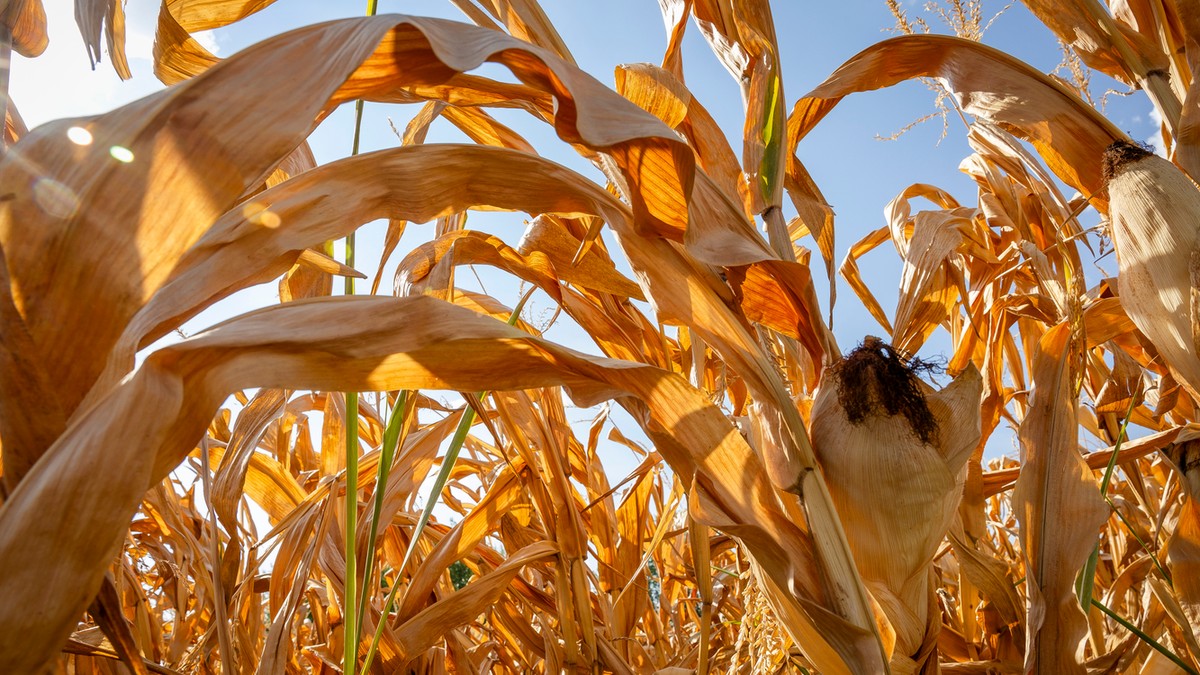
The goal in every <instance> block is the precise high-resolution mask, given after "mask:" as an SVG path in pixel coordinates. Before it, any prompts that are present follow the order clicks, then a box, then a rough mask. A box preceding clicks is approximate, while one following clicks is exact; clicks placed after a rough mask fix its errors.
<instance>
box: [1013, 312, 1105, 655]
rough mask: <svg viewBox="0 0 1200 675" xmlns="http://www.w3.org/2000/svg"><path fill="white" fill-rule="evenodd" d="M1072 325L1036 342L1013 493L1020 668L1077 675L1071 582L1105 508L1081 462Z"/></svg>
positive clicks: (1080, 626)
mask: <svg viewBox="0 0 1200 675" xmlns="http://www.w3.org/2000/svg"><path fill="white" fill-rule="evenodd" d="M1072 337H1073V335H1072V327H1071V326H1070V325H1069V324H1060V325H1058V326H1055V327H1054V328H1052V329H1051V330H1050V331H1048V332H1047V333H1046V334H1045V336H1043V337H1042V339H1041V340H1040V342H1039V344H1038V348H1037V349H1038V351H1037V352H1036V357H1035V359H1034V363H1033V371H1032V375H1033V383H1034V390H1033V396H1032V398H1031V401H1030V411H1029V414H1028V415H1027V416H1026V417H1025V420H1024V421H1023V422H1022V423H1021V429H1020V439H1021V448H1022V466H1021V476H1020V478H1018V479H1017V484H1016V487H1015V489H1014V490H1013V496H1012V501H1013V509H1014V510H1015V512H1016V515H1017V519H1018V520H1019V521H1020V524H1021V530H1020V536H1021V543H1022V546H1021V552H1022V555H1023V557H1024V562H1025V568H1026V570H1027V575H1026V577H1025V586H1026V588H1027V589H1028V597H1029V600H1028V602H1029V609H1028V626H1027V631H1026V649H1025V669H1026V670H1030V669H1035V668H1036V669H1041V670H1042V671H1043V672H1054V673H1082V672H1084V667H1083V664H1082V662H1081V660H1080V659H1079V657H1078V649H1079V645H1080V641H1081V640H1082V639H1083V637H1084V634H1085V633H1086V631H1087V627H1086V621H1085V618H1084V615H1083V612H1082V611H1080V609H1079V599H1078V598H1077V597H1076V596H1075V576H1076V574H1077V573H1078V572H1079V569H1080V568H1081V567H1083V564H1084V562H1085V561H1086V559H1087V557H1088V554H1089V553H1090V552H1091V550H1092V547H1093V546H1094V544H1095V542H1096V536H1097V533H1098V532H1099V531H1100V526H1101V525H1102V524H1103V523H1104V520H1105V518H1107V516H1108V509H1107V508H1106V507H1105V505H1104V502H1103V500H1101V499H1100V491H1099V487H1098V486H1097V485H1096V481H1095V478H1094V477H1093V476H1092V471H1091V469H1090V468H1089V467H1088V466H1087V464H1085V463H1084V461H1083V458H1081V457H1080V456H1079V451H1078V450H1077V447H1078V440H1077V434H1078V429H1079V424H1078V420H1077V414H1078V413H1077V404H1076V401H1077V399H1076V394H1075V379H1076V378H1077V377H1079V373H1078V372H1077V370H1076V366H1075V365H1074V359H1075V358H1076V357H1075V355H1074V350H1075V349H1078V347H1077V343H1076V340H1074V339H1072Z"/></svg>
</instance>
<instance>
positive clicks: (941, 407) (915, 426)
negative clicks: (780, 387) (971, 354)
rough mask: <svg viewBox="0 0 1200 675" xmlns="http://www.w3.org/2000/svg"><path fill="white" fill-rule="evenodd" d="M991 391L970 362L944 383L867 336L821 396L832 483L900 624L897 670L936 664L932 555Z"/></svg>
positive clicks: (833, 371)
mask: <svg viewBox="0 0 1200 675" xmlns="http://www.w3.org/2000/svg"><path fill="white" fill-rule="evenodd" d="M904 390H906V391H907V392H908V395H907V396H902V395H901V392H902V391H904ZM982 390H983V381H982V378H981V376H980V374H979V372H978V371H977V370H976V369H975V368H974V366H969V367H968V369H967V370H966V371H964V372H963V373H962V374H960V375H959V376H958V377H957V378H956V379H955V380H954V381H953V382H952V383H951V384H950V385H948V386H947V387H945V388H944V389H942V390H940V391H935V390H933V388H932V387H930V386H928V385H926V384H924V383H923V382H921V381H920V379H918V378H917V377H916V375H915V374H914V372H913V369H912V368H910V366H909V365H908V364H907V363H906V362H905V361H904V360H903V359H902V358H901V357H899V355H898V354H897V353H896V352H895V351H894V350H893V349H892V348H891V347H889V346H887V345H885V344H884V343H883V342H882V341H881V340H879V339H878V338H867V340H866V341H865V342H864V344H863V345H862V346H861V347H859V348H858V349H856V350H854V351H853V352H851V353H850V354H849V355H848V356H847V357H846V359H845V360H843V361H842V362H840V363H839V364H837V365H835V366H834V367H832V368H829V369H827V370H826V372H825V375H824V377H823V379H822V382H821V388H820V390H819V391H818V392H817V396H816V400H815V402H814V403H813V412H812V441H813V446H814V449H815V451H816V453H817V456H818V458H819V460H820V462H821V466H822V468H823V469H824V473H825V480H826V482H827V483H828V485H829V492H830V493H831V495H832V496H833V501H834V505H835V506H836V508H837V511H838V514H839V516H840V517H841V520H842V523H843V524H844V525H845V528H846V534H847V538H848V539H849V543H850V549H851V551H852V552H853V554H854V559H855V563H856V564H857V566H858V569H859V572H860V574H861V575H862V579H863V583H864V584H865V585H866V587H867V589H868V590H869V591H870V592H871V594H872V595H873V596H874V598H875V600H876V602H877V603H878V604H879V606H880V608H881V609H882V611H883V613H884V615H885V616H886V617H887V620H888V621H889V622H890V623H891V624H892V629H893V630H894V631H895V635H896V643H895V651H894V653H893V654H892V656H891V667H892V670H893V672H897V673H906V672H925V671H926V670H928V669H929V668H932V669H933V671H931V672H936V667H937V665H936V664H937V653H936V642H937V633H938V629H939V627H940V623H941V622H940V618H939V615H938V611H937V606H936V604H934V603H933V602H931V596H932V592H933V587H932V586H931V584H930V575H931V572H932V568H931V563H932V561H933V556H934V554H935V553H936V552H937V549H938V546H939V545H940V544H941V542H942V539H943V537H945V535H946V531H947V530H948V528H949V526H950V523H951V521H952V519H953V518H954V513H955V510H956V509H957V508H958V503H959V500H960V498H961V495H962V488H963V483H964V481H965V479H966V470H965V469H966V462H967V459H968V457H969V456H970V453H971V451H972V450H974V449H975V446H976V445H977V444H978V442H979V437H980V415H979V401H980V396H981V394H982ZM922 408H923V410H922Z"/></svg>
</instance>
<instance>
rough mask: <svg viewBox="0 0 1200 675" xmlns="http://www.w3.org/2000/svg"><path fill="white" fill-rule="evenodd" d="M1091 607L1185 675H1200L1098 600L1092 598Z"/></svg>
mask: <svg viewBox="0 0 1200 675" xmlns="http://www.w3.org/2000/svg"><path fill="white" fill-rule="evenodd" d="M1092 606H1094V607H1095V608H1096V609H1098V610H1100V611H1101V612H1104V613H1105V614H1107V615H1108V617H1109V618H1110V619H1112V620H1113V621H1116V622H1117V623H1119V624H1121V625H1122V626H1124V627H1125V629H1126V630H1128V631H1129V632H1130V633H1133V634H1134V635H1136V636H1138V639H1139V640H1141V641H1142V642H1145V643H1146V644H1147V645H1149V646H1150V648H1151V649H1153V650H1154V651H1156V652H1158V653H1159V654H1162V655H1163V656H1165V657H1167V658H1168V659H1171V662H1172V663H1174V664H1175V665H1177V666H1179V667H1180V668H1182V669H1183V671H1184V672H1185V673H1187V674H1188V675H1200V673H1197V672H1196V670H1195V669H1194V668H1192V667H1191V666H1190V665H1188V663H1187V662H1186V661H1184V660H1183V659H1181V658H1179V657H1178V656H1176V655H1175V653H1174V652H1172V651H1171V650H1169V649H1167V648H1166V647H1164V646H1162V645H1161V644H1159V643H1158V641H1156V640H1155V639H1154V638H1152V637H1150V636H1149V635H1147V634H1146V633H1144V632H1142V630H1141V629H1140V628H1138V627H1137V626H1135V625H1133V624H1132V623H1131V622H1129V621H1127V620H1126V619H1125V618H1124V617H1122V616H1121V615H1119V614H1117V613H1116V612H1114V611H1112V610H1111V609H1109V608H1108V607H1105V606H1104V604H1103V603H1101V602H1100V601H1099V600H1097V599H1095V598H1092Z"/></svg>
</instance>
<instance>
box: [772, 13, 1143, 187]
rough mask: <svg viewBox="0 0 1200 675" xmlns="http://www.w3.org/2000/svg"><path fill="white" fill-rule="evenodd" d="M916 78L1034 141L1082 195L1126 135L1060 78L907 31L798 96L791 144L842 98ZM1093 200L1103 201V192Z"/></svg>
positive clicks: (1096, 182)
mask: <svg viewBox="0 0 1200 675" xmlns="http://www.w3.org/2000/svg"><path fill="white" fill-rule="evenodd" d="M916 77H935V78H939V80H940V81H942V82H943V83H944V84H945V86H946V87H947V88H948V89H949V90H950V91H951V92H952V93H953V94H954V95H955V97H956V98H957V99H958V101H959V104H960V105H961V107H962V109H963V111H965V112H967V113H969V114H972V115H976V116H978V117H981V118H983V119H987V120H990V121H992V122H994V123H996V124H998V125H1000V126H1001V127H1003V128H1005V129H1007V130H1008V131H1010V132H1011V133H1013V134H1014V135H1016V136H1018V137H1019V138H1022V139H1023V140H1026V141H1029V142H1030V143H1032V144H1033V146H1034V147H1035V148H1036V149H1037V150H1038V152H1039V153H1040V154H1041V155H1042V157H1043V159H1045V160H1046V163H1047V164H1048V165H1049V167H1050V170H1051V171H1053V172H1054V173H1055V175H1057V176H1058V177H1059V178H1060V179H1062V181H1063V182H1065V183H1067V184H1068V185H1070V186H1072V187H1074V188H1075V189H1077V190H1079V191H1080V192H1082V193H1083V194H1084V195H1088V196H1093V197H1095V195H1096V193H1098V192H1099V191H1100V189H1101V187H1102V186H1103V181H1102V179H1101V175H1100V157H1101V156H1102V154H1103V152H1104V148H1106V147H1107V146H1108V145H1109V144H1110V143H1112V142H1113V141H1115V140H1118V139H1121V138H1124V136H1125V135H1124V134H1123V133H1122V132H1121V131H1120V130H1119V129H1117V128H1116V127H1115V126H1114V125H1113V124H1112V123H1111V122H1109V121H1108V120H1107V119H1105V118H1104V117H1102V116H1101V115H1100V114H1099V113H1097V112H1096V111H1095V110H1094V109H1092V108H1091V107H1090V106H1088V105H1087V104H1086V103H1083V102H1082V101H1080V100H1079V98H1078V97H1077V96H1075V95H1074V94H1073V93H1071V92H1070V91H1068V90H1067V89H1066V88H1064V87H1063V86H1062V85H1060V84H1059V83H1057V82H1055V81H1054V80H1053V79H1051V78H1049V77H1047V76H1046V75H1043V74H1042V73H1040V72H1038V71H1037V70H1034V69H1033V68H1031V67H1030V66H1028V65H1025V64H1024V63H1022V62H1020V61H1018V60H1017V59H1015V58H1013V57H1012V56H1009V55H1008V54H1005V53H1004V52H1001V51H998V50H996V49H993V48H991V47H987V46H985V45H982V44H979V43H977V42H972V41H970V40H963V39H959V38H952V37H946V36H942V35H906V36H901V37H897V38H892V39H890V40H885V41H884V42H880V43H879V44H876V45H874V46H872V47H868V48H867V49H865V50H863V51H862V52H860V53H859V54H858V55H857V56H855V57H854V58H852V59H850V60H849V61H847V62H846V63H845V64H843V65H842V67H841V68H839V69H838V70H837V71H836V72H834V73H833V74H832V75H831V76H830V77H829V78H828V79H826V80H825V82H824V83H822V84H821V85H820V86H819V87H817V88H816V89H814V90H813V91H812V92H810V93H809V94H808V95H806V96H805V97H804V98H801V99H800V100H799V101H797V102H796V105H795V107H794V108H793V109H792V113H791V115H790V116H789V118H788V143H789V151H790V152H791V153H793V154H794V153H795V149H796V145H797V144H798V143H799V142H800V140H801V139H802V138H804V136H805V135H807V134H808V132H809V131H811V130H812V129H813V127H815V126H816V125H817V124H818V123H819V122H820V121H821V119H822V118H824V117H825V115H826V114H828V112H829V111H830V110H831V109H833V107H834V106H835V105H837V103H838V101H840V100H841V99H842V98H843V97H845V96H847V95H849V94H852V93H856V92H861V91H871V90H874V89H881V88H884V87H889V86H892V85H894V84H897V83H899V82H902V81H905V80H909V79H913V78H916ZM1093 203H1094V204H1095V205H1096V206H1097V208H1099V209H1101V210H1106V208H1107V202H1106V201H1105V200H1103V199H1102V197H1095V201H1094V202H1093Z"/></svg>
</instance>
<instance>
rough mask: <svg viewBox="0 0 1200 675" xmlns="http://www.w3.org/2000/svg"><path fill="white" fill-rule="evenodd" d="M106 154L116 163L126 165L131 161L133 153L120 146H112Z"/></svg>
mask: <svg viewBox="0 0 1200 675" xmlns="http://www.w3.org/2000/svg"><path fill="white" fill-rule="evenodd" d="M108 154H110V155H112V158H113V159H115V160H117V161H118V162H124V163H125V164H128V163H130V162H132V161H133V151H132V150H130V149H129V148H126V147H124V146H121V145H114V146H112V147H111V148H109V149H108Z"/></svg>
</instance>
